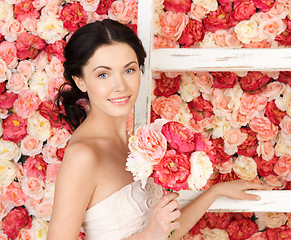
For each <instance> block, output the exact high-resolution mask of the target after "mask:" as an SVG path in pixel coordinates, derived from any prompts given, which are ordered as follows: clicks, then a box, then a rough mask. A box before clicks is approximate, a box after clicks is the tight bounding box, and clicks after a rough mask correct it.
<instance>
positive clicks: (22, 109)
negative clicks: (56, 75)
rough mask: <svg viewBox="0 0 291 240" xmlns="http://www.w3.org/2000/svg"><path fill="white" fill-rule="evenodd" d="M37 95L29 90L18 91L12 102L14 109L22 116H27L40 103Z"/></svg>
mask: <svg viewBox="0 0 291 240" xmlns="http://www.w3.org/2000/svg"><path fill="white" fill-rule="evenodd" d="M40 102H41V101H40V99H39V97H38V96H37V95H36V94H35V93H34V92H32V91H30V90H24V91H21V92H20V93H19V97H18V99H17V100H16V101H15V102H14V104H13V108H14V111H15V112H16V113H17V114H18V115H19V116H20V117H22V118H29V117H30V116H31V115H32V114H33V113H34V112H35V111H36V110H37V109H38V106H39V104H40Z"/></svg>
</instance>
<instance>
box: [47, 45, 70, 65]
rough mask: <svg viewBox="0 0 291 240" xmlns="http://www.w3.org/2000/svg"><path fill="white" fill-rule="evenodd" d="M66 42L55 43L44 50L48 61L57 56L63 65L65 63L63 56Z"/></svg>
mask: <svg viewBox="0 0 291 240" xmlns="http://www.w3.org/2000/svg"><path fill="white" fill-rule="evenodd" d="M65 46H66V42H65V41H64V40H58V41H55V42H54V43H53V44H49V45H47V46H46V47H45V48H44V49H43V50H44V51H45V52H46V53H47V55H48V60H49V61H51V59H52V58H53V56H56V57H57V58H58V59H59V60H60V61H61V62H62V63H63V62H64V61H65V57H64V54H63V51H64V48H65Z"/></svg>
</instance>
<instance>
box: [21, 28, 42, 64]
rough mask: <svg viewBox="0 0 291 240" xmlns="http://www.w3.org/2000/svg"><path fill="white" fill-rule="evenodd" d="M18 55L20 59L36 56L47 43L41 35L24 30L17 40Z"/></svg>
mask: <svg viewBox="0 0 291 240" xmlns="http://www.w3.org/2000/svg"><path fill="white" fill-rule="evenodd" d="M15 45H16V48H17V57H18V58H19V59H20V60H25V59H26V58H32V59H33V58H35V57H36V56H37V54H38V53H39V51H40V50H41V49H43V48H44V47H45V45H46V43H45V41H44V40H43V39H41V38H40V37H39V36H35V35H33V34H29V33H28V32H23V33H21V34H20V35H19V37H18V38H17V40H16V43H15Z"/></svg>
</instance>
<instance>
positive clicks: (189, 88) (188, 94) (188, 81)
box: [178, 72, 200, 102]
mask: <svg viewBox="0 0 291 240" xmlns="http://www.w3.org/2000/svg"><path fill="white" fill-rule="evenodd" d="M195 77H196V76H195V74H194V73H191V72H190V73H185V74H183V75H181V82H180V88H179V90H178V93H179V94H180V96H181V98H182V100H184V101H185V102H191V101H192V100H193V98H195V97H199V95H200V91H199V88H198V87H197V86H196V84H195Z"/></svg>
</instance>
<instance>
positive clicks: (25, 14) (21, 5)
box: [14, 1, 40, 22]
mask: <svg viewBox="0 0 291 240" xmlns="http://www.w3.org/2000/svg"><path fill="white" fill-rule="evenodd" d="M14 13H15V15H16V16H15V17H16V19H17V20H18V21H20V22H22V21H25V19H27V18H35V19H38V18H39V15H40V13H39V12H38V11H37V10H36V8H35V7H34V6H33V4H32V1H20V2H18V3H17V4H15V5H14Z"/></svg>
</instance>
